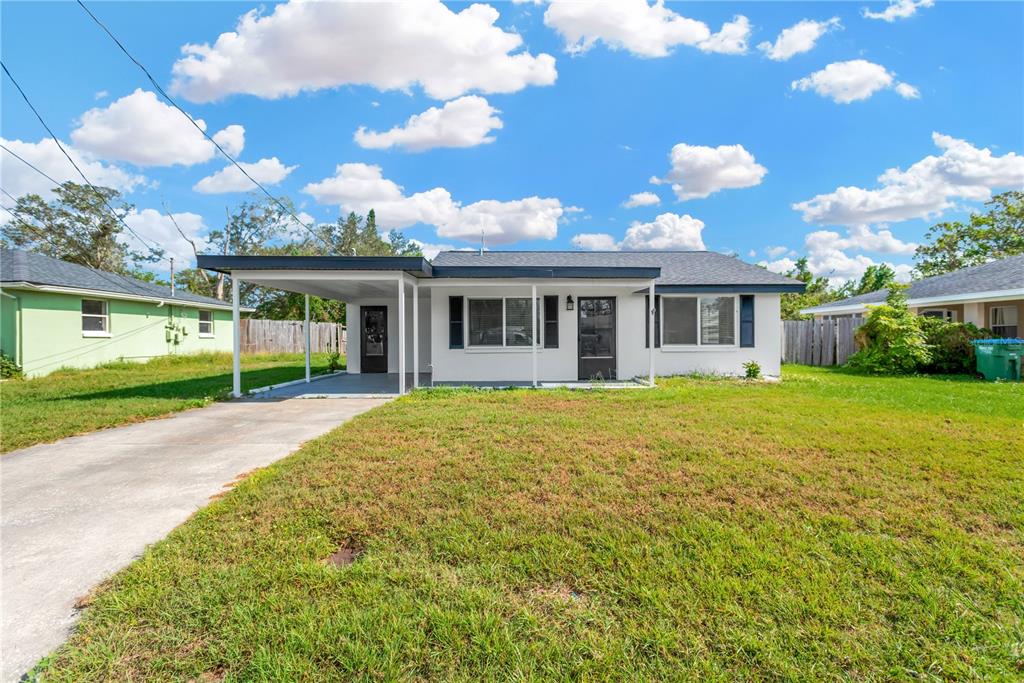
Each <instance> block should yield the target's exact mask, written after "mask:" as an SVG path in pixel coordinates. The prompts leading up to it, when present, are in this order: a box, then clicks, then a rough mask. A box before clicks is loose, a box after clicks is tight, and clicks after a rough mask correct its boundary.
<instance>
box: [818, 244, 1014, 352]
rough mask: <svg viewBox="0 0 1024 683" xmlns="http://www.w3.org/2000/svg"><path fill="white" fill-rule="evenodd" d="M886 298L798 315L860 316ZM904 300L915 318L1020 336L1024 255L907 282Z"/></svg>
mask: <svg viewBox="0 0 1024 683" xmlns="http://www.w3.org/2000/svg"><path fill="white" fill-rule="evenodd" d="M888 296H889V290H887V289H880V290H878V291H877V292H869V293H868V294H861V295H859V296H852V297H849V298H847V299H841V300H840V301H832V302H830V303H827V304H822V305H821V306H812V307H811V308H805V309H803V310H801V311H800V312H801V313H803V314H805V315H813V316H814V317H815V318H818V319H822V318H840V317H849V316H860V315H864V314H865V313H866V312H867V310H868V307H869V306H873V305H878V304H882V303H885V299H886V297H888ZM906 296H907V306H908V308H910V310H911V311H913V312H914V313H915V314H917V315H922V316H928V317H935V318H942V319H944V320H949V321H951V322H962V323H973V324H974V325H976V326H977V327H981V328H987V329H990V330H992V332H993V334H994V335H995V336H997V337H1005V338H1016V337H1019V336H1021V335H1022V334H1024V332H1022V330H1024V328H1022V327H1020V325H1021V323H1022V322H1024V256H1010V257H1008V258H1004V259H999V260H997V261H991V262H989V263H985V264H982V265H980V266H971V267H970V268H962V269H961V270H957V271H953V272H952V273H945V274H944V275H935V276H933V277H926V278H923V279H921V280H917V281H915V282H912V283H910V286H909V287H908V288H907V291H906Z"/></svg>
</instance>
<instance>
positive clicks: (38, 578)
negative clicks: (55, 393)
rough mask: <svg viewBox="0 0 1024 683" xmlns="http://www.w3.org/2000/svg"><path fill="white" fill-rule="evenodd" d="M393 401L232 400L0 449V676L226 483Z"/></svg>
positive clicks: (14, 673)
mask: <svg viewBox="0 0 1024 683" xmlns="http://www.w3.org/2000/svg"><path fill="white" fill-rule="evenodd" d="M386 402H387V399H346V400H338V401H309V400H301V399H293V400H278V401H273V400H265V399H264V400H258V401H257V400H250V401H231V402H228V403H218V404H216V405H213V406H210V407H208V408H201V409H198V410H191V411H187V412H183V413H178V414H177V415H174V416H172V417H168V418H165V419H160V420H151V421H149V422H142V423H139V424H134V425H130V426H127V427H118V428H116V429H108V430H103V431H99V432H94V433H92V434H87V435H85V436H76V437H71V438H68V439H64V440H62V441H58V442H57V443H52V444H43V445H39V446H33V447H31V448H26V449H23V450H20V451H15V452H13V453H10V454H8V455H5V456H3V457H2V458H0V513H2V514H0V520H2V526H0V534H2V535H0V549H2V555H3V562H2V564H3V575H2V577H0V579H2V593H0V603H2V604H0V611H2V614H3V633H2V642H0V661H2V669H0V679H2V680H3V681H4V682H5V683H6V682H7V681H16V680H18V678H19V677H20V676H22V675H23V674H24V673H25V672H26V671H28V670H29V669H30V668H31V667H32V666H34V665H35V664H36V662H37V661H39V659H40V658H42V657H43V656H45V655H46V654H48V653H49V652H50V651H52V650H53V649H54V648H56V647H57V646H58V645H60V644H61V643H62V642H63V641H64V640H65V639H66V638H67V636H68V635H69V634H70V632H71V629H72V628H73V626H74V624H75V621H76V619H77V615H76V611H75V608H74V604H75V601H76V600H77V599H78V598H79V597H81V596H84V595H86V594H87V593H88V592H89V591H90V589H92V588H93V586H95V585H96V584H98V583H100V582H101V581H102V580H103V579H105V578H106V577H108V576H110V575H111V574H112V573H114V572H116V571H117V570H119V569H121V568H122V567H124V566H125V565H127V564H128V563H129V562H131V561H132V560H133V559H134V558H136V557H138V556H139V555H140V554H141V553H142V551H143V550H144V549H145V548H146V546H147V545H149V544H151V543H154V542H155V541H158V540H160V539H161V538H163V537H164V536H166V535H167V533H168V532H170V531H171V530H172V529H173V528H174V527H176V526H178V525H179V524H181V523H182V522H184V521H185V520H186V519H187V518H188V517H189V515H191V514H192V513H193V512H195V511H196V510H197V509H199V508H201V507H203V506H204V505H206V504H207V503H208V502H209V500H210V497H211V496H213V495H214V494H216V493H219V492H221V491H222V490H223V487H224V485H225V484H228V483H229V482H231V481H232V480H234V479H235V478H236V477H237V476H238V475H240V474H243V473H245V472H248V471H249V470H252V469H254V468H257V467H263V466H265V465H268V464H270V463H272V462H274V461H275V460H278V459H279V458H282V457H284V456H285V455H288V454H289V453H291V452H292V451H294V450H295V449H296V448H298V446H299V445H300V444H301V443H302V442H304V441H306V440H308V439H311V438H313V437H316V436H319V435H320V434H323V433H325V432H327V431H329V430H330V429H332V428H334V427H336V426H338V425H339V424H341V423H343V422H345V421H346V420H348V419H350V418H352V417H354V416H356V415H358V414H360V413H362V412H365V411H367V410H369V409H370V408H374V407H376V406H379V405H381V404H383V403H386Z"/></svg>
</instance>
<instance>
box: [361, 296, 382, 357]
mask: <svg viewBox="0 0 1024 683" xmlns="http://www.w3.org/2000/svg"><path fill="white" fill-rule="evenodd" d="M359 314H360V317H361V318H362V320H361V321H360V322H361V323H362V324H361V325H360V326H359V327H360V332H359V368H360V371H361V372H387V371H388V307H387V306H362V307H360V309H359Z"/></svg>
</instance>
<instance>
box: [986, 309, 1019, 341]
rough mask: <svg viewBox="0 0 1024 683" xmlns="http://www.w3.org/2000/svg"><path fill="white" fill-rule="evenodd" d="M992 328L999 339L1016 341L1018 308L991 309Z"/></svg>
mask: <svg viewBox="0 0 1024 683" xmlns="http://www.w3.org/2000/svg"><path fill="white" fill-rule="evenodd" d="M989 317H990V320H991V325H990V327H991V328H992V332H993V333H995V335H996V336H997V337H1002V338H1004V339H1016V337H1017V307H1016V306H993V307H992V308H991V309H990V312H989Z"/></svg>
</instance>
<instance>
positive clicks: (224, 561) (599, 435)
mask: <svg viewBox="0 0 1024 683" xmlns="http://www.w3.org/2000/svg"><path fill="white" fill-rule="evenodd" d="M784 376H785V381H784V382H783V383H781V384H762V383H753V384H752V383H744V382H741V381H726V380H718V381H714V380H691V379H682V378H680V379H670V380H665V381H663V382H662V383H661V385H660V387H659V388H658V389H656V390H647V391H644V390H632V391H594V392H569V391H530V390H517V391H493V392H474V391H465V390H435V391H432V392H417V393H414V394H413V395H411V396H407V397H404V398H401V399H399V400H396V401H393V402H391V403H389V404H387V405H385V406H384V407H382V408H379V409H377V410H374V411H371V412H370V413H367V414H364V415H362V416H360V417H358V418H356V419H355V420H353V421H352V422H350V423H348V424H347V425H345V426H343V427H341V428H339V429H337V430H335V431H333V432H331V433H330V434H327V435H325V436H324V437H322V438H320V439H317V440H315V441H312V442H310V443H308V444H306V446H305V447H303V448H302V449H301V450H300V451H299V452H298V453H296V454H294V455H292V456H291V457H289V458H286V459H285V460H282V461H280V462H279V463H277V464H276V465H274V466H271V467H269V468H267V469H265V470H261V471H259V472H257V473H255V474H253V475H252V476H250V477H249V478H248V479H246V480H244V481H243V482H242V483H241V484H240V485H239V486H238V487H237V488H236V489H234V490H233V491H232V492H231V493H229V494H228V495H226V496H225V497H223V498H221V499H219V500H218V501H216V502H214V503H213V504H212V505H210V506H209V507H207V508H206V509H204V510H202V511H201V512H199V513H197V514H196V515H195V516H194V517H193V518H192V519H191V520H189V521H188V522H187V523H186V524H184V525H182V526H181V527H179V528H178V529H177V530H175V531H174V532H173V533H172V534H171V535H170V536H169V537H168V538H167V539H166V540H164V541H162V542H161V543H159V544H156V545H155V546H153V547H152V548H150V549H149V550H148V551H147V552H146V553H145V555H144V556H143V557H142V558H141V559H140V560H138V561H137V562H136V563H135V564H133V565H132V566H131V567H129V568H128V569H126V570H125V571H123V572H121V573H120V574H118V575H117V576H116V577H114V578H113V579H112V580H111V581H110V582H109V583H108V584H107V585H106V586H105V587H104V588H103V589H102V590H100V591H99V592H98V594H97V595H96V596H95V598H94V601H93V603H92V606H91V607H89V608H88V609H87V610H86V611H85V613H84V616H83V620H82V622H81V625H80V627H79V629H78V631H77V633H76V635H74V636H73V638H72V639H71V641H70V642H69V644H67V645H66V646H65V647H63V648H62V649H61V650H59V651H58V652H57V653H56V654H55V655H54V656H52V657H51V658H50V659H48V660H47V661H46V662H44V664H43V665H42V667H41V671H42V673H43V674H44V680H58V681H85V680H100V679H108V678H114V679H121V680H232V681H233V680H304V681H315V680H323V681H332V680H352V679H363V680H393V679H411V680H424V679H439V680H465V681H477V680H508V679H513V680H548V679H562V680H598V679H617V680H628V681H635V680H679V679H684V680H686V679H688V680H698V679H700V680H704V679H707V680H765V679H771V680H779V679H786V680H805V681H822V680H910V679H934V680H963V679H985V680H1020V678H1021V677H1022V676H1024V625H1022V624H1024V505H1022V503H1021V501H1022V500H1024V436H1022V434H1024V429H1022V427H1024V424H1022V416H1024V386H1022V385H1020V384H1005V383H1004V384H986V383H982V382H978V381H974V380H969V379H966V378H961V379H940V378H907V379H891V378H872V377H860V376H854V375H849V374H844V373H842V372H839V371H834V370H825V369H810V368H800V367H786V368H785V371H784ZM339 547H348V548H351V549H355V550H357V551H359V552H360V553H361V554H360V555H359V557H358V558H357V559H356V560H355V562H354V563H352V564H349V565H346V566H334V565H332V564H328V563H326V562H325V561H324V560H325V558H327V557H328V556H329V555H331V554H332V553H333V552H334V551H335V550H336V549H338V548H339Z"/></svg>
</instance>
